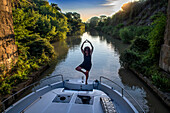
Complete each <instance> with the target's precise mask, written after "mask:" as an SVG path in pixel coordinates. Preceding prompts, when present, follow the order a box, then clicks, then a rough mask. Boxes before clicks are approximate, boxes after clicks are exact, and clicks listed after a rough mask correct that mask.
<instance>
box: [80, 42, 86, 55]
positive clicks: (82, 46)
mask: <svg viewBox="0 0 170 113" xmlns="http://www.w3.org/2000/svg"><path fill="white" fill-rule="evenodd" d="M84 43H86V40H85V41H84V42H83V44H82V45H81V52H82V53H83V54H84V51H83V46H84Z"/></svg>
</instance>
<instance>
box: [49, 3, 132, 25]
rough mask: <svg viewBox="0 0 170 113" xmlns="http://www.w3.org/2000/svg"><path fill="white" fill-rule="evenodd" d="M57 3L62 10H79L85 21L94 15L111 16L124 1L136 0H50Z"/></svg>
mask: <svg viewBox="0 0 170 113" xmlns="http://www.w3.org/2000/svg"><path fill="white" fill-rule="evenodd" d="M48 1H49V2H50V3H56V4H58V6H59V7H60V8H61V10H62V12H77V13H79V14H80V15H81V19H82V20H83V22H86V21H87V20H88V19H90V18H91V17H94V16H100V15H106V16H111V15H113V14H114V13H115V12H117V11H119V10H120V9H121V6H122V5H123V4H124V3H127V2H130V1H134V0H48Z"/></svg>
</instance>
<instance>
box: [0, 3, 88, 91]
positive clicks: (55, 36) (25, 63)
mask: <svg viewBox="0 0 170 113" xmlns="http://www.w3.org/2000/svg"><path fill="white" fill-rule="evenodd" d="M13 2H14V3H13V6H14V7H13V26H14V33H15V43H16V45H17V46H18V52H19V56H18V61H17V63H16V65H15V66H13V67H12V69H11V71H10V72H5V71H4V70H5V67H4V69H3V68H1V69H0V85H1V86H0V93H1V94H7V93H10V90H11V88H12V87H13V86H14V85H17V84H18V83H20V82H22V81H24V80H27V79H28V75H29V74H31V72H33V71H37V70H38V69H39V68H40V66H42V65H46V64H48V63H49V61H50V60H51V59H53V58H54V56H55V52H54V48H53V46H52V45H51V44H50V41H56V40H61V39H65V38H66V35H67V33H68V32H76V33H75V34H81V33H83V32H84V29H85V25H84V24H83V23H82V21H81V19H80V14H78V13H75V12H74V13H72V16H73V18H72V17H71V18H68V17H66V16H65V15H64V14H63V13H61V9H60V8H59V7H58V6H57V4H51V5H49V3H48V2H47V1H42V0H31V1H29V0H19V1H17V3H15V2H16V1H13ZM16 4H17V5H16ZM69 26H71V28H69ZM2 67H3V66H2Z"/></svg>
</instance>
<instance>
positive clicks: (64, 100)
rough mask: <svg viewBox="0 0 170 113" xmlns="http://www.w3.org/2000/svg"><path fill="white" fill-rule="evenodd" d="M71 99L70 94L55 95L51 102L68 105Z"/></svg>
mask: <svg viewBox="0 0 170 113" xmlns="http://www.w3.org/2000/svg"><path fill="white" fill-rule="evenodd" d="M71 98H72V94H57V96H56V97H55V98H54V100H53V101H52V102H57V103H69V102H70V100H71Z"/></svg>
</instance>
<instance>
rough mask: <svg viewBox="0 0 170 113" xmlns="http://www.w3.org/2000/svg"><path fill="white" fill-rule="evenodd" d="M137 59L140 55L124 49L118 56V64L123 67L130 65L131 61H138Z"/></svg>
mask: <svg viewBox="0 0 170 113" xmlns="http://www.w3.org/2000/svg"><path fill="white" fill-rule="evenodd" d="M139 60H140V57H139V56H138V55H137V54H136V53H135V52H133V51H131V50H126V51H125V52H123V53H122V54H121V56H120V64H121V66H124V67H127V66H131V65H132V63H134V62H135V61H139Z"/></svg>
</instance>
